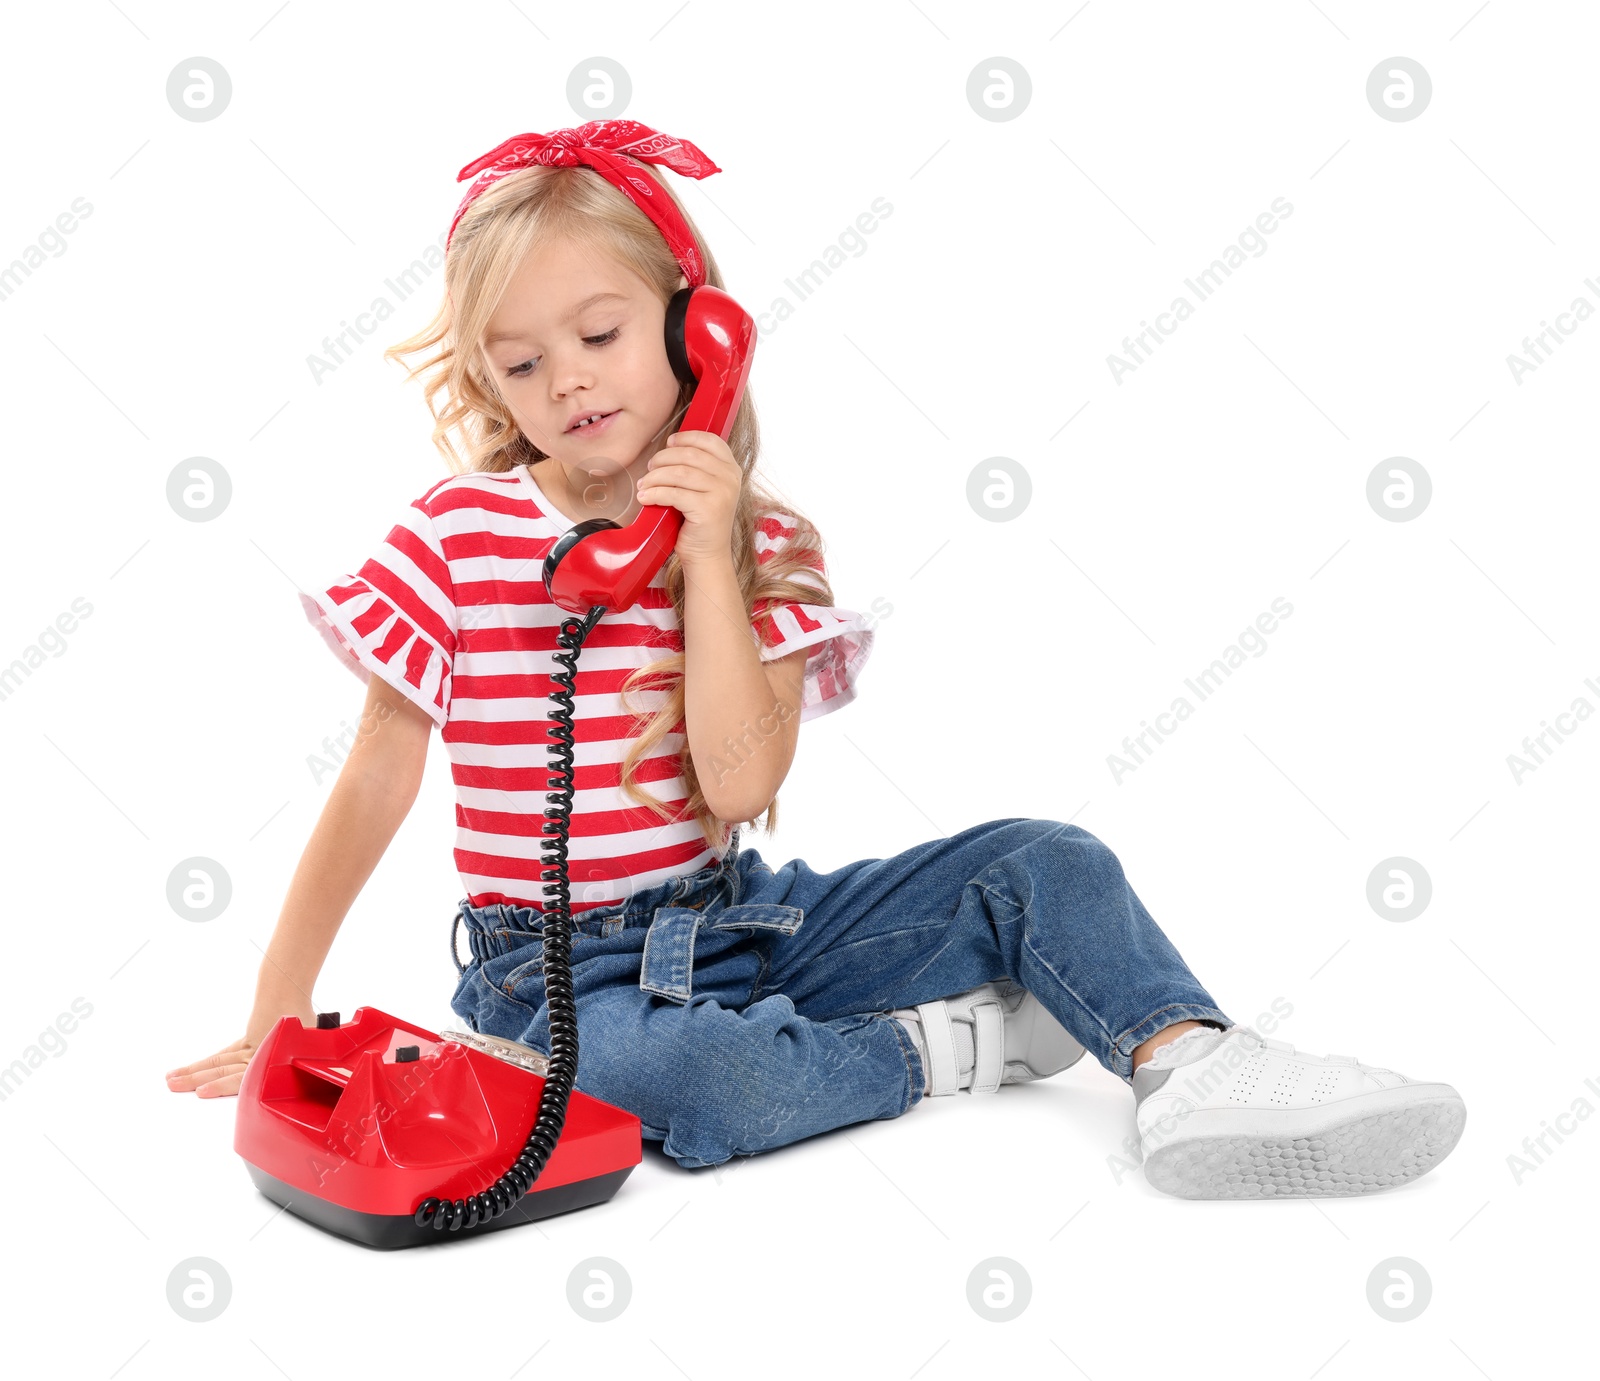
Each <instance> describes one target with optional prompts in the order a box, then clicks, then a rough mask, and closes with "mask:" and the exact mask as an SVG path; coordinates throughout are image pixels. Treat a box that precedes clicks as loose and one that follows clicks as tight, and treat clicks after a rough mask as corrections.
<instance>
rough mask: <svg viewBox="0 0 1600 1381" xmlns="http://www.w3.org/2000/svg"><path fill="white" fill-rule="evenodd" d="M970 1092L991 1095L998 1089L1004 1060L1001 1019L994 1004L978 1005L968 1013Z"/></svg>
mask: <svg viewBox="0 0 1600 1381" xmlns="http://www.w3.org/2000/svg"><path fill="white" fill-rule="evenodd" d="M972 1021H973V1032H972V1045H973V1052H972V1053H973V1067H972V1091H973V1092H974V1093H994V1092H995V1091H996V1090H997V1089H998V1088H999V1087H1000V1076H1001V1074H1002V1073H1004V1070H1003V1068H1002V1066H1003V1064H1004V1057H1005V1027H1004V1017H1003V1014H1002V1013H1001V1011H1000V1004H999V1003H998V1002H980V1003H979V1004H978V1005H977V1006H975V1007H974V1008H973V1009H972Z"/></svg>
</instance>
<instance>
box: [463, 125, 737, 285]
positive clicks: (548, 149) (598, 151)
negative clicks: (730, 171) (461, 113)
mask: <svg viewBox="0 0 1600 1381" xmlns="http://www.w3.org/2000/svg"><path fill="white" fill-rule="evenodd" d="M635 160H637V161H635ZM536 163H537V164H543V165H544V166H545V167H547V168H574V167H577V166H579V165H580V164H581V165H583V166H585V167H589V168H593V169H594V170H595V171H596V172H597V173H599V174H600V176H601V177H603V178H605V180H606V181H607V182H609V183H611V185H612V186H614V187H616V188H617V189H619V190H620V191H622V192H623V193H625V194H626V195H627V197H628V199H629V200H630V201H631V202H633V204H634V205H635V206H637V207H638V208H639V209H640V210H641V211H643V212H644V213H645V215H647V216H649V217H650V219H651V220H652V221H654V222H655V224H656V226H657V228H658V229H659V230H660V231H661V234H662V236H663V237H664V238H665V239H666V242H667V244H668V246H669V247H670V248H671V250H672V253H673V255H674V256H675V257H676V259H677V261H678V263H679V264H680V265H682V267H683V274H684V277H685V278H687V279H688V280H689V286H690V287H694V288H698V287H700V286H701V285H702V284H703V283H704V282H705V281H706V271H705V265H704V264H703V263H702V262H701V259H700V252H699V250H697V249H696V248H695V245H694V236H692V235H691V234H690V233H689V227H688V226H687V225H686V224H685V223H684V219H683V216H682V215H681V214H680V213H679V211H678V208H677V206H675V205H674V204H673V201H672V198H671V197H669V196H667V194H666V193H665V191H664V190H663V189H662V187H661V186H660V184H658V183H657V182H656V180H655V178H653V177H651V176H650V175H649V174H648V173H646V172H645V171H644V169H642V168H641V167H639V166H638V165H639V164H640V163H658V164H663V165H665V166H666V167H668V168H671V169H672V171H673V172H675V173H678V174H680V175H681V176H683V177H692V178H697V179H698V178H703V177H709V176H711V174H712V173H720V172H721V171H722V169H721V168H719V167H717V165H716V164H715V163H713V162H712V161H711V160H710V159H709V158H707V157H706V156H705V154H703V153H702V152H701V151H700V150H699V149H697V148H696V147H695V146H694V145H693V144H691V143H690V142H689V141H688V140H687V139H674V138H673V137H672V136H671V135H670V134H661V133H660V132H658V131H656V130H653V129H651V128H650V126H649V125H641V124H640V123H639V122H638V121H637V120H591V121H589V123H588V124H585V125H578V126H577V127H576V128H573V129H558V130H555V131H554V132H553V133H550V134H514V135H512V136H511V138H509V139H507V140H506V141H505V142H504V143H503V144H499V145H497V146H496V147H495V148H492V149H490V150H489V152H488V153H486V154H484V155H483V156H482V157H481V158H475V159H473V160H472V162H471V163H469V164H467V166H466V167H465V168H463V169H462V170H461V171H460V172H459V173H457V174H456V181H457V182H462V181H464V180H465V179H467V178H469V177H471V176H472V175H473V174H474V173H479V174H481V176H480V177H479V178H478V180H477V181H476V182H474V183H473V184H472V186H470V187H469V188H467V194H466V196H464V197H462V198H461V205H460V206H458V207H456V214H455V219H454V220H452V221H451V222H450V234H449V235H447V236H446V237H445V249H446V251H448V250H449V248H450V239H451V237H452V236H454V235H455V233H456V225H457V223H458V222H459V221H460V220H461V214H462V212H464V211H465V210H466V209H467V207H468V206H470V205H471V204H472V202H473V200H474V199H475V198H476V197H477V196H478V195H479V194H480V193H482V192H483V191H484V190H485V188H487V187H489V186H491V185H492V184H493V183H496V182H498V181H499V180H500V179H501V178H503V177H505V176H506V174H508V173H514V172H516V171H517V170H518V169H519V168H527V167H530V166H532V165H533V164H536Z"/></svg>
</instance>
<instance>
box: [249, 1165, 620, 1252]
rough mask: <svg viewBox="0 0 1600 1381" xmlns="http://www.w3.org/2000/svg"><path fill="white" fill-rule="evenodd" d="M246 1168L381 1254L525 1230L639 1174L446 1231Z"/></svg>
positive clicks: (298, 1209) (563, 1190)
mask: <svg viewBox="0 0 1600 1381" xmlns="http://www.w3.org/2000/svg"><path fill="white" fill-rule="evenodd" d="M245 1168H246V1169H247V1170H249V1172H250V1178H251V1179H252V1180H254V1181H255V1186H256V1188H257V1189H259V1190H260V1191H261V1192H262V1193H263V1194H264V1195H266V1197H267V1198H269V1199H271V1200H272V1202H273V1203H275V1204H282V1205H283V1207H284V1208H286V1209H288V1211H289V1212H290V1213H293V1214H295V1215H296V1216H297V1217H300V1218H304V1219H305V1220H306V1222H308V1223H311V1224H313V1225H314V1226H316V1227H319V1228H322V1229H323V1230H324V1231H326V1232H331V1233H334V1234H336V1235H337V1236H340V1237H348V1238H349V1239H350V1240H351V1241H352V1242H359V1243H361V1244H362V1245H363V1246H366V1247H375V1248H377V1249H378V1250H380V1251H393V1250H395V1249H397V1248H400V1247H423V1246H428V1245H430V1244H432V1243H437V1242H448V1241H453V1240H454V1239H456V1238H459V1237H477V1236H479V1235H481V1234H482V1233H485V1232H495V1231H497V1230H498V1229H500V1228H514V1227H520V1226H522V1225H523V1224H525V1223H534V1222H537V1221H538V1220H539V1219H541V1218H553V1217H555V1215H556V1214H558V1213H568V1212H570V1211H571V1210H572V1209H575V1208H589V1207H590V1206H592V1205H594V1204H602V1203H604V1202H605V1201H606V1200H607V1199H609V1198H611V1197H612V1196H613V1195H614V1194H615V1193H616V1192H617V1190H619V1189H620V1188H621V1187H622V1182H623V1181H624V1180H625V1179H627V1178H628V1176H629V1175H630V1174H632V1172H633V1166H631V1165H625V1166H623V1167H622V1169H620V1170H612V1171H610V1172H609V1173H607V1174H604V1175H596V1176H594V1177H593V1178H592V1179H587V1180H575V1181H573V1182H572V1183H570V1184H560V1185H556V1186H555V1187H554V1188H553V1189H538V1188H534V1189H532V1190H530V1191H529V1192H528V1193H527V1194H524V1195H523V1196H522V1198H521V1199H519V1200H518V1201H517V1202H516V1203H515V1204H513V1205H512V1206H511V1207H510V1208H508V1209H507V1210H506V1211H505V1212H504V1213H502V1214H501V1215H500V1216H499V1217H498V1218H491V1219H490V1220H489V1221H488V1222H486V1223H479V1224H477V1225H476V1226H475V1227H470V1228H458V1229H457V1230H456V1231H454V1232H448V1231H445V1232H440V1231H438V1230H437V1229H435V1228H432V1227H419V1226H417V1221H416V1219H415V1218H413V1217H412V1216H411V1215H410V1214H409V1213H402V1214H387V1213H362V1212H360V1211H359V1210H357V1209H353V1208H346V1207H344V1206H343V1205H342V1204H336V1203H334V1202H333V1201H332V1200H330V1199H319V1198H317V1197H316V1196H315V1195H313V1194H309V1193H307V1192H306V1191H305V1190H303V1189H295V1188H293V1187H292V1186H291V1185H287V1184H285V1183H284V1182H283V1181H282V1180H280V1179H275V1178H274V1177H273V1176H271V1175H269V1174H268V1173H267V1172H266V1171H265V1170H262V1169H261V1168H260V1167H259V1166H255V1165H251V1164H250V1162H249V1161H246V1162H245Z"/></svg>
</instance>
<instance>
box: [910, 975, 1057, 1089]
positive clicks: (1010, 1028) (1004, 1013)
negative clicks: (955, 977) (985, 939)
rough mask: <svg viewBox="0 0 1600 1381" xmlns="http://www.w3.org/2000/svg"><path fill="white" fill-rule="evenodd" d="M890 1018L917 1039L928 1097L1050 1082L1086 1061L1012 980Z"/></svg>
mask: <svg viewBox="0 0 1600 1381" xmlns="http://www.w3.org/2000/svg"><path fill="white" fill-rule="evenodd" d="M889 1015H890V1016H894V1017H899V1018H900V1020H901V1021H903V1022H905V1024H906V1026H907V1028H908V1029H909V1030H910V1031H911V1033H912V1035H913V1037H914V1038H915V1039H916V1041H917V1048H918V1050H919V1051H920V1052H921V1055H922V1064H923V1068H924V1070H925V1071H926V1073H927V1083H928V1088H927V1092H928V1093H929V1094H931V1095H939V1094H947V1093H955V1092H957V1091H958V1090H960V1089H970V1090H971V1091H972V1092H973V1093H993V1092H994V1091H995V1090H996V1089H998V1088H999V1087H1000V1085H1001V1084H1023V1083H1027V1082H1028V1081H1029V1080H1030V1079H1048V1078H1049V1077H1050V1076H1051V1075H1052V1074H1059V1073H1061V1071H1062V1070H1063V1069H1066V1068H1067V1067H1068V1066H1069V1065H1074V1064H1076V1063H1077V1062H1078V1061H1079V1060H1080V1059H1082V1058H1083V1047H1082V1046H1081V1045H1079V1044H1078V1042H1077V1041H1075V1040H1074V1039H1073V1038H1072V1037H1071V1036H1070V1035H1068V1034H1067V1030H1066V1028H1065V1027H1064V1026H1062V1025H1061V1023H1060V1022H1059V1021H1057V1020H1056V1019H1055V1017H1053V1016H1052V1015H1051V1014H1050V1012H1049V1010H1048V1009H1047V1008H1046V1007H1045V1005H1044V1003H1042V1002H1040V1001H1039V999H1038V998H1036V997H1035V996H1034V995H1033V994H1032V993H1030V992H1029V991H1028V990H1027V989H1026V988H1024V987H1023V986H1022V985H1021V984H1020V983H1013V982H1011V981H1010V980H1009V979H1001V980H999V981H998V982H995V983H980V984H979V985H978V986H977V987H976V988H974V989H973V990H972V991H971V992H969V993H962V994H961V995H960V996H959V997H947V998H944V999H943V1000H942V1001H939V1002H924V1003H921V1004H919V1005H918V1006H916V1007H900V1008H897V1009H896V1010H895V1011H893V1012H891V1013H890V1014H889Z"/></svg>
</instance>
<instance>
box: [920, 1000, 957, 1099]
mask: <svg viewBox="0 0 1600 1381" xmlns="http://www.w3.org/2000/svg"><path fill="white" fill-rule="evenodd" d="M917 1016H918V1017H919V1018H920V1019H921V1021H922V1037H923V1041H922V1043H923V1046H924V1047H925V1050H924V1053H925V1054H926V1056H927V1065H928V1069H927V1075H928V1092H929V1093H930V1094H933V1095H938V1094H945V1093H954V1092H955V1091H956V1090H957V1089H958V1088H960V1087H961V1072H960V1070H958V1069H957V1068H956V1038H955V1032H954V1031H952V1030H951V1029H950V1013H949V1012H948V1011H947V1010H946V1008H945V1005H944V1003H942V1002H924V1003H923V1004H922V1005H921V1006H919V1007H918V1008H917Z"/></svg>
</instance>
